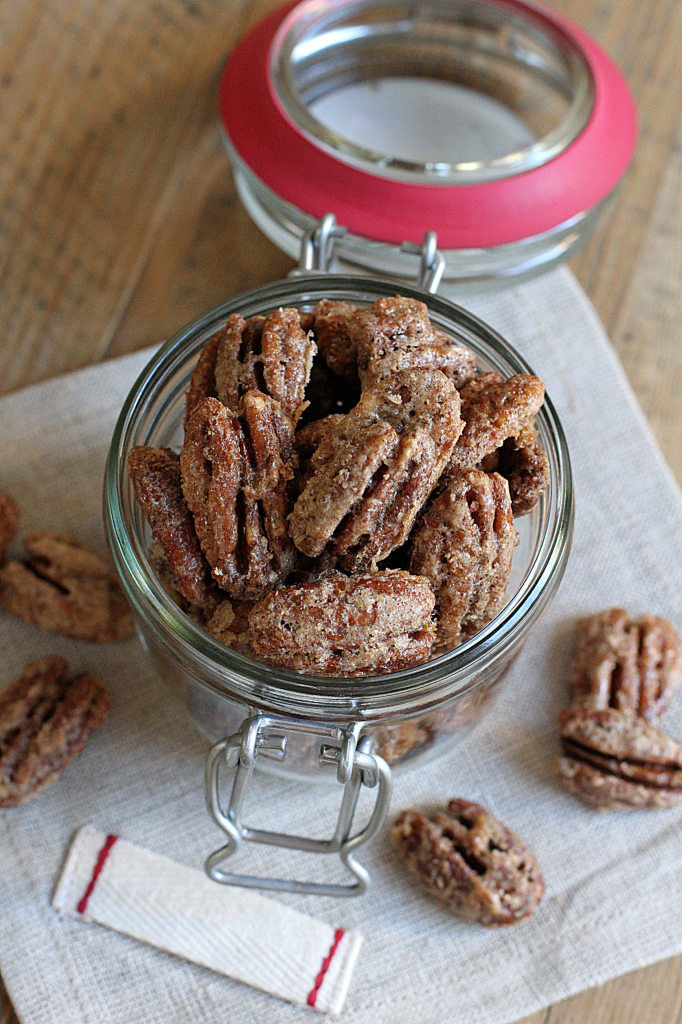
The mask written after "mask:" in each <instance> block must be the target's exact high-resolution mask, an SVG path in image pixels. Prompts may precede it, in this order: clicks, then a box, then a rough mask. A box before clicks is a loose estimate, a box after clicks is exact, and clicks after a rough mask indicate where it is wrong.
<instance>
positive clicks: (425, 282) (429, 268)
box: [400, 231, 445, 293]
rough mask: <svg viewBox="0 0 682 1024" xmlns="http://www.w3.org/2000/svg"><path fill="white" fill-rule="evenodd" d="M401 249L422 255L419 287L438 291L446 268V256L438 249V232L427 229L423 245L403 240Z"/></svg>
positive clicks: (414, 254)
mask: <svg viewBox="0 0 682 1024" xmlns="http://www.w3.org/2000/svg"><path fill="white" fill-rule="evenodd" d="M400 251H401V252H406V253H409V254H410V255H411V256H419V257H420V261H419V272H418V274H417V287H418V288H421V289H422V291H425V292H432V293H433V292H437V291H438V285H439V284H440V279H441V278H442V276H443V271H444V270H445V257H444V256H443V253H442V252H439V251H438V236H437V234H436V232H435V231H427V232H426V233H425V235H424V241H423V242H422V244H421V245H420V244H419V242H403V244H402V245H401V246H400Z"/></svg>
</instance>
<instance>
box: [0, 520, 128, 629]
mask: <svg viewBox="0 0 682 1024" xmlns="http://www.w3.org/2000/svg"><path fill="white" fill-rule="evenodd" d="M25 544H26V547H27V549H28V552H29V554H30V556H31V557H30V558H28V559H27V560H26V562H16V561H9V562H7V564H6V565H5V566H3V568H2V569H0V604H1V605H2V606H3V607H4V608H6V609H7V611H10V612H12V613H13V614H14V615H17V616H18V617H19V618H20V619H23V621H24V622H31V623H33V624H34V625H36V626H41V627H42V628H43V629H50V630H54V632H56V633H62V634H63V635H64V636H71V637H75V638H76V639H77V640H92V641H94V642H95V643H106V642H108V641H110V640H120V639H121V638H122V637H125V636H128V635H129V634H130V633H132V631H133V623H132V619H131V618H130V613H129V610H128V605H127V603H126V600H125V598H124V596H123V594H122V592H121V589H120V587H119V585H118V579H117V577H116V574H115V572H114V570H113V568H112V567H111V565H110V564H109V562H108V561H107V560H106V559H104V558H102V556H101V555H99V554H97V552H96V551H93V549H92V548H90V547H88V545H87V544H83V543H81V542H80V541H77V540H74V539H73V538H72V537H64V536H62V535H61V534H59V533H52V532H51V531H49V530H45V531H38V532H36V533H31V534H29V536H28V537H27V538H26V540H25Z"/></svg>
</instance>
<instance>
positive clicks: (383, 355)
mask: <svg viewBox="0 0 682 1024" xmlns="http://www.w3.org/2000/svg"><path fill="white" fill-rule="evenodd" d="M347 329H348V336H349V339H350V343H351V345H350V347H351V349H352V350H355V351H356V352H357V367H358V372H359V374H360V380H361V382H362V386H363V387H372V386H373V385H374V384H376V383H377V382H378V381H380V380H383V378H384V377H387V376H389V375H390V374H392V373H397V372H398V371H399V370H404V369H407V368H408V367H431V368H432V369H434V370H441V371H442V372H443V373H444V374H445V375H446V376H447V377H449V378H450V380H452V382H453V384H454V385H455V387H456V388H461V387H462V386H463V385H464V384H466V383H467V381H469V380H471V379H472V377H474V375H475V373H476V360H475V358H474V355H473V353H472V352H470V351H469V349H467V348H464V347H463V346H461V345H457V344H456V343H455V342H454V341H453V340H452V338H450V337H449V336H448V335H447V334H445V332H444V331H441V330H440V329H439V328H437V327H433V325H432V324H431V321H430V320H429V311H428V308H427V306H426V305H425V304H424V303H423V302H419V301H418V300H417V299H407V298H403V297H402V296H401V295H396V296H395V298H383V299H378V300H377V302H375V303H374V305H373V306H370V307H369V308H368V309H362V310H358V311H357V312H356V313H355V314H354V315H353V316H352V317H350V318H349V319H348V324H347Z"/></svg>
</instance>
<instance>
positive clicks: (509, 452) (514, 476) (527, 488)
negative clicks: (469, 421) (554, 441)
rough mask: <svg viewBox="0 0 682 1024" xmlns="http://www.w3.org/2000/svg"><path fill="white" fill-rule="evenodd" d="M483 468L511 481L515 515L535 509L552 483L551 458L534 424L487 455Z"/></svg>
mask: <svg viewBox="0 0 682 1024" xmlns="http://www.w3.org/2000/svg"><path fill="white" fill-rule="evenodd" d="M481 469H484V470H485V471H486V473H492V472H497V473H499V474H500V475H501V476H503V477H504V478H505V479H506V480H507V482H508V484H509V496H510V497H511V503H512V510H513V512H514V515H515V516H525V515H527V514H528V513H529V512H532V511H533V509H534V508H535V506H536V505H537V503H538V501H539V500H540V495H541V494H542V493H543V491H545V490H547V487H548V485H549V479H550V469H549V459H548V458H547V453H546V452H545V450H544V448H543V447H542V445H541V444H540V443H539V442H538V433H537V430H536V429H535V426H534V424H532V423H527V424H526V425H525V426H524V427H522V428H521V430H520V431H519V434H518V436H517V437H508V438H507V439H506V441H504V443H503V444H502V447H501V448H498V449H497V450H496V451H494V452H492V454H490V455H486V456H485V457H484V458H483V460H482V461H481Z"/></svg>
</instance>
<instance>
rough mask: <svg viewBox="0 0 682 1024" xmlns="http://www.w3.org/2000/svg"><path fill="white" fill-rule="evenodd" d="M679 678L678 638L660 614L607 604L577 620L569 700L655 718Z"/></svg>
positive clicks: (681, 647)
mask: <svg viewBox="0 0 682 1024" xmlns="http://www.w3.org/2000/svg"><path fill="white" fill-rule="evenodd" d="M680 678H682V638H681V637H680V635H679V634H678V633H677V631H676V630H675V629H674V627H673V626H672V625H671V624H670V623H669V622H668V621H667V620H666V619H662V618H659V617H658V616H655V615H644V616H643V617H642V618H641V620H640V621H639V622H636V621H634V620H632V619H631V618H630V617H629V615H628V613H627V612H626V611H625V609H624V608H608V609H607V610H606V611H604V612H600V613H599V614H597V615H591V616H589V617H588V618H585V619H582V620H581V621H580V622H579V623H578V646H577V650H576V654H575V659H574V662H573V665H572V669H571V692H572V698H573V703H574V704H575V705H579V706H584V707H589V708H595V709H604V708H616V709H617V710H619V711H624V712H627V713H629V714H631V715H634V716H639V717H641V718H645V719H646V720H647V721H648V722H650V723H651V724H655V723H656V722H657V721H658V719H659V718H660V716H661V715H662V714H663V712H664V711H665V710H666V708H667V707H668V705H669V704H670V701H671V700H672V697H673V695H674V693H675V691H676V689H677V687H678V685H679V683H680Z"/></svg>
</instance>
